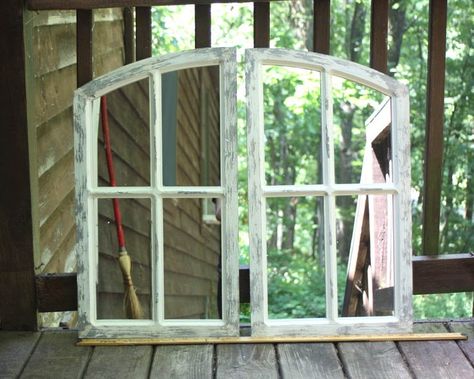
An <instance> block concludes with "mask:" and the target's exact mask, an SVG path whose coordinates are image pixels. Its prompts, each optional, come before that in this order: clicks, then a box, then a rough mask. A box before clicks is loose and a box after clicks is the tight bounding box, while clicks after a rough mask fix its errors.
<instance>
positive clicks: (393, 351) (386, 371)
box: [338, 342, 411, 379]
mask: <svg viewBox="0 0 474 379" xmlns="http://www.w3.org/2000/svg"><path fill="white" fill-rule="evenodd" d="M338 349H339V352H340V355H341V359H342V362H343V364H344V367H345V369H346V372H347V373H348V374H349V377H350V378H387V379H390V378H411V375H410V372H409V369H408V367H407V365H406V364H405V362H404V361H403V357H402V356H401V355H400V353H399V351H398V349H397V346H396V345H395V343H394V342H364V343H362V342H350V343H347V342H344V343H340V344H338Z"/></svg>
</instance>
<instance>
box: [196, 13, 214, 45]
mask: <svg viewBox="0 0 474 379" xmlns="http://www.w3.org/2000/svg"><path fill="white" fill-rule="evenodd" d="M194 14H195V16H194V31H195V37H194V47H195V48H196V49H199V48H201V47H211V4H196V5H195V6H194Z"/></svg>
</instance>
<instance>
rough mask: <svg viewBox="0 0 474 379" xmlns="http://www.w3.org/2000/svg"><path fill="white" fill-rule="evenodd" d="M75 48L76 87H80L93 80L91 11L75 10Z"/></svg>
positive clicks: (92, 21)
mask: <svg viewBox="0 0 474 379" xmlns="http://www.w3.org/2000/svg"><path fill="white" fill-rule="evenodd" d="M76 17H77V19H76V22H77V24H76V30H77V33H76V46H77V67H76V70H77V87H81V86H82V85H84V84H86V83H87V82H89V81H91V80H92V78H93V75H94V74H93V69H92V25H93V23H94V20H93V14H92V10H77V13H76Z"/></svg>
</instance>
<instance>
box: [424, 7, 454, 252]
mask: <svg viewBox="0 0 474 379" xmlns="http://www.w3.org/2000/svg"><path fill="white" fill-rule="evenodd" d="M447 8H448V1H447V0H430V15H429V37H428V84H427V89H428V93H427V99H426V100H427V105H426V132H425V134H426V137H425V170H424V185H423V249H422V251H423V252H424V253H425V254H427V255H435V254H438V252H439V220H440V208H441V184H442V169H443V167H442V165H443V126H444V78H445V57H446V22H447V11H448V10H447Z"/></svg>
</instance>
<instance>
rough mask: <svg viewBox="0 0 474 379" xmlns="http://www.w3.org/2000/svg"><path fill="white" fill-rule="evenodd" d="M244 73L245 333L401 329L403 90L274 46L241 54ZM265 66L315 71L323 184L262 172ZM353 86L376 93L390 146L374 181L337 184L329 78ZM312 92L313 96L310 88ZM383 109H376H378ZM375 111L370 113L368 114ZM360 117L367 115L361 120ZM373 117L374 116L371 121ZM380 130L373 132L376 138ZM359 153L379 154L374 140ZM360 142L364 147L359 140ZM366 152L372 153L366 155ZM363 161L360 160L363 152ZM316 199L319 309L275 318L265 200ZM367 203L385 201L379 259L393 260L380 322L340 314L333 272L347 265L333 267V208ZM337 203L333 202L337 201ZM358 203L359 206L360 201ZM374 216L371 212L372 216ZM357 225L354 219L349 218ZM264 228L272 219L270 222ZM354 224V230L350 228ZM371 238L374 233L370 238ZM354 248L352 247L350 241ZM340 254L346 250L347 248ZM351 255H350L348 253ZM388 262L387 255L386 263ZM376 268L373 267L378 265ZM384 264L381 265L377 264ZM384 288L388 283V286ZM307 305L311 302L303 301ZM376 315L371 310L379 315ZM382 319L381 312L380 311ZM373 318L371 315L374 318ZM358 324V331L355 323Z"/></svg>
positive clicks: (405, 279)
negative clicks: (282, 180)
mask: <svg viewBox="0 0 474 379" xmlns="http://www.w3.org/2000/svg"><path fill="white" fill-rule="evenodd" d="M246 62H247V71H246V85H247V126H248V151H249V202H250V204H249V229H250V230H252V231H253V232H254V233H253V234H252V235H251V239H250V272H251V299H252V334H253V335H284V334H288V333H292V334H305V335H307V334H308V333H316V334H339V333H361V332H364V331H365V332H367V331H374V332H375V331H383V332H390V331H401V330H406V329H407V328H409V327H410V322H411V321H410V320H411V303H410V301H409V300H408V299H409V298H410V294H411V266H410V257H411V247H410V246H411V245H410V244H411V233H410V209H409V199H408V194H409V178H410V171H409V167H410V165H409V134H408V97H407V90H406V88H405V87H404V86H403V85H400V84H399V83H397V82H396V81H394V80H393V79H391V78H389V77H387V76H385V75H383V74H380V73H378V72H376V71H373V70H371V69H369V68H366V67H363V66H360V65H357V64H353V63H351V62H346V61H342V60H339V59H335V58H332V57H327V56H323V55H319V54H314V53H305V52H295V51H288V50H281V49H257V50H248V51H247V55H246ZM268 66H271V67H272V68H273V67H275V66H277V67H278V68H279V69H280V70H285V69H286V68H287V67H291V68H300V69H306V70H312V71H317V72H319V73H320V77H321V87H320V96H321V100H320V101H321V104H323V106H322V107H321V118H320V120H321V140H322V143H321V144H320V147H321V161H322V170H321V171H322V181H317V180H316V181H315V182H313V183H301V184H284V185H283V184H277V185H271V184H269V183H268V181H267V180H266V177H265V174H266V169H267V166H268V164H267V162H266V158H267V156H266V154H265V149H268V147H267V146H265V141H266V140H265V128H266V124H265V114H264V113H265V111H264V109H265V106H264V104H265V101H266V99H265V98H264V93H265V87H264V86H265V79H264V75H265V72H266V71H267V70H268V68H267V67H268ZM335 77H340V79H336V81H339V82H341V81H344V80H346V81H352V82H355V83H357V84H356V86H365V87H369V88H371V89H373V90H377V91H379V92H380V93H381V95H380V97H381V98H380V101H381V102H382V104H388V107H387V106H386V107H385V109H388V114H389V116H390V117H389V123H391V129H390V130H391V132H390V136H389V140H390V144H389V145H390V146H389V149H388V150H387V149H385V154H389V159H388V161H389V162H391V163H390V165H389V166H390V167H383V168H382V169H383V170H381V171H383V173H382V174H383V175H381V176H380V175H379V176H377V177H374V176H370V175H364V173H362V172H360V174H359V175H360V180H342V181H336V158H335V151H336V150H335V137H337V125H336V122H335V121H337V120H335V118H334V114H333V103H334V101H339V102H341V100H342V101H344V99H341V100H339V98H338V97H337V96H336V97H334V96H333V90H334V88H333V81H334V78H335ZM314 92H318V89H315V90H314ZM381 107H382V108H383V106H382V105H381ZM374 113H377V112H374ZM366 116H367V115H366ZM373 117H375V116H373ZM370 123H371V121H370V119H369V122H368V125H366V126H365V128H364V134H366V137H367V138H364V139H370V136H372V134H373V133H371V132H370V130H372V129H373V128H372V129H370V128H369V127H370V125H369V124H370ZM381 132H382V130H378V131H377V133H378V134H376V136H377V135H379V134H380V133H381ZM362 142H363V143H362V148H361V150H362V154H365V151H366V150H368V148H367V146H369V147H370V149H371V150H373V154H367V157H370V158H371V160H372V162H374V161H376V159H377V154H379V155H380V149H376V148H375V146H374V145H373V144H372V143H373V142H374V141H369V142H367V141H362ZM364 142H366V143H364ZM369 152H371V153H372V151H369ZM364 156H365V155H364ZM308 196H309V197H313V198H314V199H321V200H320V201H321V203H322V205H321V209H323V211H322V212H323V214H324V217H323V222H322V224H323V225H321V226H322V228H323V229H324V231H323V233H322V234H323V238H322V240H323V243H322V244H323V246H324V259H325V269H326V276H325V282H326V284H325V289H326V290H325V295H326V296H325V297H326V312H325V315H324V317H317V318H310V319H308V318H300V319H295V318H291V317H289V318H286V319H279V320H274V319H273V318H272V317H271V313H272V312H271V310H269V306H271V303H269V299H268V296H269V295H268V293H269V276H268V270H269V267H270V268H271V265H270V266H269V264H268V258H269V255H268V251H267V243H266V236H267V234H268V225H267V224H268V222H269V218H268V213H267V212H266V209H267V205H266V204H267V203H268V202H269V201H270V199H271V198H274V197H286V198H288V199H297V198H302V197H308ZM351 196H352V197H354V196H355V197H357V198H358V199H361V200H362V199H366V198H368V199H369V200H368V203H369V204H371V207H372V208H376V207H377V205H380V204H377V201H378V200H380V198H381V199H385V200H384V201H385V203H384V204H385V209H386V211H385V214H386V216H385V217H386V221H384V222H385V227H386V228H388V229H387V230H389V231H390V235H387V236H386V239H385V240H384V241H385V242H386V246H385V254H386V256H387V259H393V261H394V262H393V267H394V269H393V271H392V272H390V273H387V275H386V277H387V278H384V280H385V279H387V280H391V281H392V282H393V284H392V285H393V287H392V288H393V292H392V295H391V296H392V304H393V311H392V312H388V314H390V315H389V316H380V317H357V318H354V317H340V316H341V313H342V312H341V310H342V309H341V308H342V299H341V296H340V295H338V291H337V287H338V286H337V277H338V271H339V270H344V269H345V268H346V267H347V265H346V267H338V266H341V265H339V264H338V249H339V250H340V249H341V247H340V246H337V225H338V224H337V221H338V208H339V207H338V206H337V205H338V203H337V202H339V201H341V200H340V199H343V198H344V197H351ZM338 199H339V200H338ZM357 203H360V204H362V201H358V202H357ZM372 214H373V212H372ZM356 221H357V220H356ZM270 223H271V221H270ZM354 227H355V226H354ZM371 238H372V241H374V240H375V238H376V237H375V236H372V237H371ZM353 245H354V249H355V248H356V247H357V245H356V241H353ZM346 249H347V248H346ZM352 255H355V254H352ZM390 257H391V258H390ZM377 264H379V262H377ZM382 266H383V264H382ZM389 284H390V283H389ZM309 301H311V300H309ZM380 313H381V312H378V314H380ZM385 314H387V313H385ZM375 316H377V314H375ZM356 325H357V326H356Z"/></svg>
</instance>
